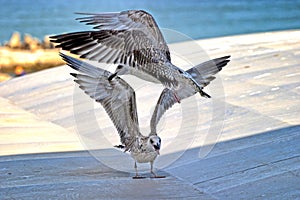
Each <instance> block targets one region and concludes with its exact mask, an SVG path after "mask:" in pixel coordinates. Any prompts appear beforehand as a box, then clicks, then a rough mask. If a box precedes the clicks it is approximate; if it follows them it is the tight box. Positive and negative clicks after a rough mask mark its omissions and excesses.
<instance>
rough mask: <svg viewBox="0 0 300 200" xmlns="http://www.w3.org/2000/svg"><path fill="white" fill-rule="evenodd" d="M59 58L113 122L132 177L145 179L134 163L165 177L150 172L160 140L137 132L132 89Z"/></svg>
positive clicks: (81, 64)
mask: <svg viewBox="0 0 300 200" xmlns="http://www.w3.org/2000/svg"><path fill="white" fill-rule="evenodd" d="M60 56H61V57H62V58H63V60H64V61H66V63H67V64H68V65H69V66H70V67H72V68H73V69H75V70H77V71H78V72H80V73H79V74H76V73H71V75H72V76H74V77H75V78H76V79H75V82H76V83H78V84H79V87H80V88H81V89H82V90H83V91H84V92H85V93H86V94H87V95H89V96H90V97H91V98H93V99H95V100H96V102H99V103H101V105H102V106H103V108H104V109H105V111H106V112H107V114H108V115H109V117H110V119H111V120H112V122H113V124H114V126H115V127H116V129H117V131H118V133H119V135H120V139H121V143H122V145H119V146H118V147H119V148H120V147H121V146H122V148H124V149H125V151H129V152H130V154H131V156H132V157H133V159H134V160H135V163H134V168H135V171H136V175H135V176H134V177H133V178H144V177H141V176H139V174H138V171H137V164H136V163H137V162H138V163H147V162H150V165H151V174H153V177H154V178H164V177H165V176H158V175H156V174H155V173H154V171H153V163H154V160H155V159H156V157H157V156H158V155H159V150H160V146H161V139H160V137H159V136H158V135H157V134H156V133H155V134H154V133H150V134H149V135H148V136H143V135H142V134H141V133H140V129H139V123H138V115H137V110H136V99H135V92H134V90H133V89H132V87H131V86H130V85H129V84H128V83H127V82H126V81H124V80H123V79H121V78H119V77H115V78H114V79H113V80H108V78H109V77H110V76H111V75H112V73H110V72H108V71H106V70H103V69H100V68H96V67H94V66H92V65H90V64H88V63H85V62H82V61H80V60H77V59H75V58H72V57H70V56H67V55H64V54H62V53H60ZM123 145H124V146H123Z"/></svg>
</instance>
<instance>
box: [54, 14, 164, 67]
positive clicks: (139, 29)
mask: <svg viewBox="0 0 300 200" xmlns="http://www.w3.org/2000/svg"><path fill="white" fill-rule="evenodd" d="M79 14H82V15H87V16H86V17H82V18H78V19H77V20H79V21H80V22H83V23H86V24H87V25H93V26H94V29H96V30H95V31H82V32H74V33H67V34H62V35H57V36H52V37H51V38H52V40H51V41H52V42H55V43H60V44H59V45H57V47H61V48H62V49H63V50H70V51H71V53H75V54H78V55H81V57H82V58H87V59H90V60H95V61H98V62H106V63H114V64H125V65H130V66H132V67H134V66H136V65H143V64H145V63H146V62H156V61H158V60H161V59H163V60H170V52H169V48H168V46H167V44H166V42H165V40H164V38H163V35H162V33H161V32H160V30H159V28H158V26H157V24H156V22H155V20H154V19H153V17H152V16H151V15H150V14H149V13H147V12H145V11H142V10H129V11H123V12H120V13H100V14H90V13H79Z"/></svg>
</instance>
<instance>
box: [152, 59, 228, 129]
mask: <svg viewBox="0 0 300 200" xmlns="http://www.w3.org/2000/svg"><path fill="white" fill-rule="evenodd" d="M229 58H230V56H224V57H220V58H216V59H213V60H209V61H207V62H204V63H201V64H199V65H196V66H195V67H193V68H190V69H189V70H187V72H188V73H189V74H191V76H193V78H194V79H195V80H196V81H197V82H198V84H199V85H200V86H201V87H202V88H204V87H205V86H207V85H208V84H209V83H210V82H211V81H212V80H214V79H215V76H214V75H215V74H217V73H218V72H219V71H221V70H222V69H223V67H225V66H226V65H227V63H228V62H229V61H230V60H229ZM176 93H177V95H178V96H179V98H180V99H181V100H182V99H185V98H188V97H190V96H193V95H194V94H196V91H195V90H193V88H191V87H189V86H188V85H186V86H185V87H183V88H180V89H178V90H176ZM175 103H177V101H176V99H174V98H173V92H172V91H171V90H170V89H168V88H165V89H164V90H163V91H162V93H161V95H160V97H159V99H158V102H157V104H156V107H155V109H154V112H153V115H152V118H151V121H150V127H151V133H156V127H157V124H158V122H159V120H160V119H161V117H162V115H163V114H164V113H165V112H166V111H167V110H168V109H169V108H171V107H172V106H173V105H174V104H175Z"/></svg>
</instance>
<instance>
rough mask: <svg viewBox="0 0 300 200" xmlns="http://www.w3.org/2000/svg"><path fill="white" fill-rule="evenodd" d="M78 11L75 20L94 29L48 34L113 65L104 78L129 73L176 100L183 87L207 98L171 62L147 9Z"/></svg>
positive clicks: (61, 45)
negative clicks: (114, 68)
mask: <svg viewBox="0 0 300 200" xmlns="http://www.w3.org/2000/svg"><path fill="white" fill-rule="evenodd" d="M78 14H82V15H85V17H80V18H77V19H76V20H79V22H82V23H85V24H87V25H93V26H94V27H93V29H95V30H93V31H81V32H72V33H66V34H60V35H55V36H51V37H50V38H51V42H54V43H58V45H56V47H59V48H62V49H63V50H68V51H70V52H71V53H73V54H77V55H80V57H81V58H86V59H89V60H93V61H98V62H102V63H108V64H116V65H117V68H116V70H115V73H113V74H111V75H110V76H109V77H108V80H113V79H114V78H115V77H117V76H120V75H125V74H130V75H134V76H137V77H139V78H141V79H144V80H146V81H150V82H154V83H161V84H163V85H164V87H166V88H168V89H169V90H170V93H171V94H172V96H173V98H174V99H175V100H176V102H178V103H180V101H181V100H182V99H181V98H180V96H181V95H180V94H178V91H182V90H184V89H186V88H189V89H190V90H192V91H193V93H194V92H195V93H199V94H200V95H201V96H203V97H206V98H210V96H209V95H208V94H207V93H205V92H204V91H203V85H201V84H199V83H198V82H197V80H195V76H193V75H192V74H191V73H190V72H189V71H184V70H182V69H181V68H179V67H177V66H175V65H174V64H172V62H171V56H170V51H169V48H168V45H167V43H166V41H165V40H164V37H163V35H162V33H161V31H160V29H159V28H158V25H157V23H156V22H155V20H154V18H153V17H152V15H151V14H149V13H148V12H146V11H144V10H127V11H122V12H116V13H99V14H92V13H78ZM227 58H229V56H227Z"/></svg>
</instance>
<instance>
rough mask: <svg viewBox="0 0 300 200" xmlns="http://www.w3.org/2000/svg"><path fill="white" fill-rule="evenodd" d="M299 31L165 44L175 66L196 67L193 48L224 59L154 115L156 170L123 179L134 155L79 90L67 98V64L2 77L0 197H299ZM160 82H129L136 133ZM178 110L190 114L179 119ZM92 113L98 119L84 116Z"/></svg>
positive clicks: (70, 89)
mask: <svg viewBox="0 0 300 200" xmlns="http://www.w3.org/2000/svg"><path fill="white" fill-rule="evenodd" d="M299 35H300V31H299V30H291V31H281V32H269V33H259V34H250V35H240V36H231V37H223V38H213V39H206V40H198V41H196V43H195V42H185V43H177V44H172V45H170V49H171V53H172V55H173V58H174V63H175V64H178V66H181V67H183V68H184V69H187V68H188V64H187V63H185V62H183V61H182V59H180V58H184V59H185V60H188V62H190V63H194V64H197V63H199V62H203V61H205V60H206V58H207V56H206V55H205V54H204V53H203V52H206V53H207V55H208V56H209V57H210V58H214V57H218V56H225V55H231V56H232V58H231V60H232V61H231V62H230V63H229V65H228V66H226V68H224V70H223V71H222V72H221V73H220V75H219V76H218V77H217V80H216V81H215V82H214V83H213V84H212V85H211V87H209V88H207V90H206V91H207V92H208V93H209V94H211V95H212V97H213V100H212V99H203V98H200V97H199V96H196V97H194V98H192V100H184V101H183V102H182V105H176V106H174V108H172V109H170V110H169V111H168V112H167V113H166V116H165V118H163V120H162V122H161V125H160V126H159V127H160V130H161V132H160V133H159V134H160V136H161V137H162V140H163V148H162V150H161V154H162V155H161V156H160V157H159V158H158V160H157V162H156V164H155V166H156V167H157V168H158V169H157V170H158V173H160V174H164V175H166V176H167V178H165V179H151V178H146V179H142V180H133V179H131V176H132V175H133V168H131V166H133V161H132V160H131V159H130V158H127V157H126V156H125V155H124V154H123V153H121V152H118V151H117V150H115V149H113V148H112V145H115V144H118V136H117V134H116V131H115V130H114V127H113V126H112V124H111V123H110V121H109V119H108V118H107V115H106V114H105V113H104V111H103V110H102V109H101V107H100V106H97V105H95V108H94V107H91V106H90V105H91V102H93V101H92V100H90V99H89V98H88V97H84V95H83V97H82V98H80V99H79V100H77V99H74V97H77V96H76V95H77V94H76V95H74V93H76V89H75V88H76V87H75V84H74V83H73V81H72V78H71V76H70V75H69V73H70V72H71V70H70V69H69V68H68V67H66V66H62V67H57V68H53V69H49V70H44V71H40V72H37V73H34V74H29V75H27V76H24V77H20V78H15V79H12V80H10V81H7V82H4V83H1V84H0V155H1V156H0V197H1V198H0V199H171V198H174V199H176V198H178V199H300V178H299V176H300V145H299V143H300V118H299V114H300V98H299V97H300V81H299V80H300V70H299V69H300V37H299ZM196 44H198V45H200V47H201V48H199V46H197V45H196ZM203 50H204V51H203ZM178 54H179V55H180V56H177V57H176V55H178ZM184 59H183V60H184ZM104 67H105V66H104ZM161 89H162V88H159V86H155V85H151V84H150V85H143V87H141V88H137V96H138V97H137V98H138V102H137V103H138V112H139V117H140V124H141V125H142V131H143V133H145V134H147V124H148V123H149V118H150V116H149V113H150V111H151V109H153V106H154V104H155V102H156V100H157V98H158V95H159V91H161ZM86 102H89V103H88V104H87V106H86ZM195 102H196V104H195ZM213 102H215V104H214V103H213ZM216 102H217V103H216ZM74 104H75V106H74ZM92 105H93V103H92ZM149 105H151V106H149ZM152 105H153V106H152ZM195 105H197V106H196V107H197V109H196V110H195ZM180 106H181V107H180ZM74 107H75V108H74ZM149 107H150V108H149ZM181 108H184V109H185V111H182V110H181ZM94 110H95V111H94ZM149 110H150V111H149ZM74 112H75V113H74ZM184 112H186V113H188V116H190V117H191V120H189V121H188V122H186V123H185V124H183V125H182V124H181V125H178V124H179V123H178V121H184V119H182V116H187V115H186V113H184ZM213 112H216V113H217V114H220V115H222V113H223V114H224V116H216V113H213ZM92 115H94V116H95V118H96V122H97V123H98V124H99V127H100V128H99V127H98V129H95V127H93V126H90V125H89V123H88V122H87V121H89V116H92ZM212 121H214V122H215V123H212ZM78 123H80V124H79V125H78ZM221 128H222V129H221ZM77 130H78V131H79V133H77ZM80 130H83V132H85V133H88V134H87V135H83V134H82V131H80ZM99 130H100V131H101V134H100V133H99ZM178 130H180V132H179V131H178ZM218 130H222V132H221V134H219V132H218ZM102 133H103V134H102ZM78 136H80V137H78ZM103 141H109V142H108V143H107V142H106V143H105V142H103ZM215 143H216V144H215ZM214 144H215V145H214ZM199 152H200V156H199ZM102 159H103V160H102ZM99 160H100V161H103V162H100V161H99ZM106 161H107V162H106ZM107 163H109V164H107ZM129 166H130V168H129ZM118 167H124V168H125V169H127V168H128V170H123V171H120V170H117V169H116V168H118ZM148 167H149V166H148V165H146V166H141V170H142V171H143V170H144V169H148ZM145 175H146V176H150V174H149V173H148V172H147V171H146V172H145Z"/></svg>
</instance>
